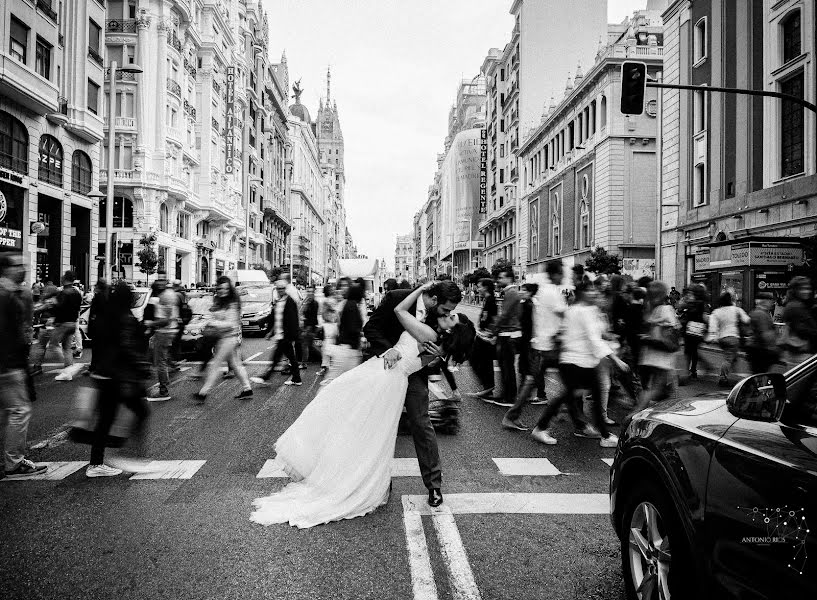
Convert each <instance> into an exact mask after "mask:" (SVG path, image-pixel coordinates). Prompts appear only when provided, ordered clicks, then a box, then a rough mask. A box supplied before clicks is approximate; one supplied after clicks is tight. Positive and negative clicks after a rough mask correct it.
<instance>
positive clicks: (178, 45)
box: [167, 31, 182, 52]
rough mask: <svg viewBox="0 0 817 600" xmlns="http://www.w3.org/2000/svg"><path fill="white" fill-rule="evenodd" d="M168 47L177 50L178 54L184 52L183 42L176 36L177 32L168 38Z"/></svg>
mask: <svg viewBox="0 0 817 600" xmlns="http://www.w3.org/2000/svg"><path fill="white" fill-rule="evenodd" d="M167 45H168V46H170V47H172V48H175V49H176V52H181V51H182V42H181V40H180V39H179V36H178V35H176V32H175V31H173V32H171V33H170V34H169V35H168V36H167Z"/></svg>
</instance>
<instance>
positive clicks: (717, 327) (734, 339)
mask: <svg viewBox="0 0 817 600" xmlns="http://www.w3.org/2000/svg"><path fill="white" fill-rule="evenodd" d="M748 324H749V315H747V314H746V313H745V312H744V310H743V309H742V308H740V307H739V306H735V304H734V302H733V301H732V294H730V293H729V292H724V293H723V294H721V295H720V297H719V298H718V307H717V308H716V309H715V310H713V311H712V314H711V315H709V334H708V336H707V340H708V341H714V342H717V344H718V346H720V348H721V350H722V351H723V360H722V362H721V368H720V379H719V380H718V384H719V385H723V386H725V385H729V374H730V373H731V371H732V369H733V368H734V366H735V363H736V362H737V360H738V350H739V349H740V345H741V340H742V339H743V337H744V336H743V328H744V326H746V325H748Z"/></svg>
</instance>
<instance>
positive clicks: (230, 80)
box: [224, 67, 235, 173]
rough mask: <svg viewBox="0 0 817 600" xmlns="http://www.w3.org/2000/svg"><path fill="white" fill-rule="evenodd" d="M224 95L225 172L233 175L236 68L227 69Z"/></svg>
mask: <svg viewBox="0 0 817 600" xmlns="http://www.w3.org/2000/svg"><path fill="white" fill-rule="evenodd" d="M224 94H225V95H224V106H225V110H226V119H225V122H224V126H225V132H224V137H225V140H224V146H225V150H226V155H227V160H226V163H225V165H224V172H225V173H232V172H233V160H234V159H235V133H234V127H235V67H227V85H226V86H225V92H224Z"/></svg>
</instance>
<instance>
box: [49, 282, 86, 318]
mask: <svg viewBox="0 0 817 600" xmlns="http://www.w3.org/2000/svg"><path fill="white" fill-rule="evenodd" d="M81 306H82V294H80V293H79V291H78V290H77V289H76V288H75V287H74V286H72V285H67V286H65V287H63V288H62V290H60V293H59V294H57V306H55V307H54V310H53V311H52V314H53V315H54V322H55V323H76V322H77V319H78V318H79V309H80V307H81Z"/></svg>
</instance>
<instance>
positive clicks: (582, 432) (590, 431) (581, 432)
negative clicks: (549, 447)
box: [573, 425, 601, 440]
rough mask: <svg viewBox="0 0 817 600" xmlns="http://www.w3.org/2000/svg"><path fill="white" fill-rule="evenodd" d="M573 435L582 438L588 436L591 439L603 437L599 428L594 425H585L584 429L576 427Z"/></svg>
mask: <svg viewBox="0 0 817 600" xmlns="http://www.w3.org/2000/svg"><path fill="white" fill-rule="evenodd" d="M573 435H575V436H576V437H580V438H588V439H591V440H598V439H601V434H600V433H599V430H598V429H596V428H595V427H593V426H592V425H585V426H584V429H576V430H575V431H573Z"/></svg>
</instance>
